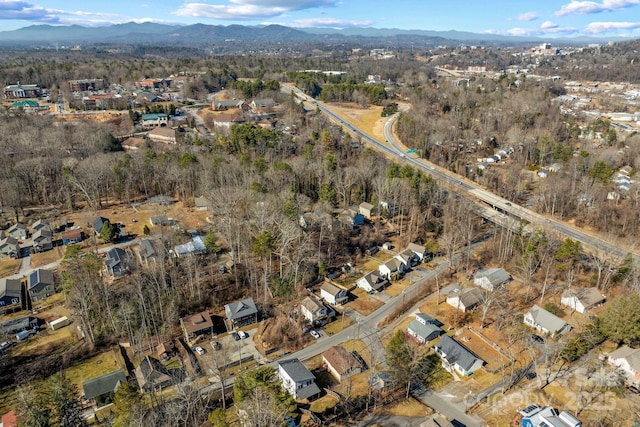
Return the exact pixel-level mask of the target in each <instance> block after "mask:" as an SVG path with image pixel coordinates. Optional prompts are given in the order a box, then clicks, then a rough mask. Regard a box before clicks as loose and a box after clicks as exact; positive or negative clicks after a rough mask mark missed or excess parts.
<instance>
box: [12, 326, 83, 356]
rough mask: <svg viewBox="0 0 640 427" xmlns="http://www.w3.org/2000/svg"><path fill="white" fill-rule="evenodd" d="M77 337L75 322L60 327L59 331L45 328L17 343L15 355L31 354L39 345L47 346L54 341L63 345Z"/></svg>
mask: <svg viewBox="0 0 640 427" xmlns="http://www.w3.org/2000/svg"><path fill="white" fill-rule="evenodd" d="M75 339H76V336H75V325H74V324H73V323H72V324H71V325H68V326H65V327H64V328H62V329H58V330H57V331H52V330H51V329H43V330H42V331H40V332H38V334H37V335H35V336H32V337H30V338H29V339H27V340H26V341H24V342H21V343H19V344H18V345H16V346H15V349H14V351H13V355H14V356H19V355H24V354H30V353H32V352H33V351H34V350H35V349H37V348H38V347H46V346H48V345H50V344H53V343H55V345H56V346H62V345H65V344H69V343H72V342H73V341H74V340H75Z"/></svg>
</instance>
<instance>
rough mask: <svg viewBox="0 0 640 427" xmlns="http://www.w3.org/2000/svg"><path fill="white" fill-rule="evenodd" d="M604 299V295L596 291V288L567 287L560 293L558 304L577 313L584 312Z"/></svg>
mask: <svg viewBox="0 0 640 427" xmlns="http://www.w3.org/2000/svg"><path fill="white" fill-rule="evenodd" d="M605 300H606V297H605V296H604V295H602V294H601V293H600V292H599V291H598V288H580V289H567V290H566V291H564V292H563V293H562V297H561V299H560V304H562V305H564V306H567V307H569V308H570V309H571V310H575V311H577V312H578V313H584V312H585V311H587V310H589V309H591V308H593V307H595V306H597V305H599V304H602V303H603V302H605Z"/></svg>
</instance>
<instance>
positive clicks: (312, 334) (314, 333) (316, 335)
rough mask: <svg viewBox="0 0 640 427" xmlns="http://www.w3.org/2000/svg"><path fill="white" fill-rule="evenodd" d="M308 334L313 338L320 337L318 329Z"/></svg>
mask: <svg viewBox="0 0 640 427" xmlns="http://www.w3.org/2000/svg"><path fill="white" fill-rule="evenodd" d="M310 334H311V336H312V337H314V338H315V339H320V334H319V333H318V331H311V332H310Z"/></svg>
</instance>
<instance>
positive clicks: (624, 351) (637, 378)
mask: <svg viewBox="0 0 640 427" xmlns="http://www.w3.org/2000/svg"><path fill="white" fill-rule="evenodd" d="M608 361H609V364H610V365H613V366H615V367H616V368H619V369H621V370H622V372H624V374H625V377H626V378H627V382H630V383H632V384H635V385H640V349H635V348H631V347H628V346H626V345H623V346H622V347H620V348H619V349H617V350H615V351H613V352H611V353H609V358H608Z"/></svg>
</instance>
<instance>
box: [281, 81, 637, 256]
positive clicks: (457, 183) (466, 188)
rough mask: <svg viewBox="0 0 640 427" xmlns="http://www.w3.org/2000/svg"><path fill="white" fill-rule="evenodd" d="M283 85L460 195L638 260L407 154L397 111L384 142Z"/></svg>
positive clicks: (597, 250)
mask: <svg viewBox="0 0 640 427" xmlns="http://www.w3.org/2000/svg"><path fill="white" fill-rule="evenodd" d="M282 86H283V87H284V88H285V89H286V90H287V91H293V92H294V93H295V95H296V96H297V97H298V98H299V99H301V100H303V101H306V102H310V103H311V104H312V105H313V106H314V107H316V108H319V109H320V111H322V112H323V113H324V114H326V115H327V116H329V117H330V118H331V119H332V120H333V121H335V122H336V123H339V124H340V125H342V126H344V127H345V128H346V129H347V130H348V131H350V132H352V133H353V134H355V135H357V136H359V137H360V138H361V139H362V140H364V141H366V142H367V143H368V144H369V145H370V146H372V147H373V148H375V149H376V150H378V151H380V152H382V153H383V154H385V155H389V156H392V157H394V158H396V159H398V160H400V161H404V162H406V163H408V164H410V165H411V166H413V167H415V168H416V169H418V170H421V171H423V172H425V173H428V174H430V175H432V176H433V177H434V178H437V179H438V180H439V181H440V182H443V183H446V184H448V187H449V188H450V189H452V190H453V191H455V192H456V193H457V194H459V195H461V196H464V197H467V198H469V199H470V200H472V201H474V202H478V201H479V202H482V203H484V204H486V205H490V206H492V207H494V208H498V209H500V211H502V212H505V213H506V214H508V215H509V216H510V217H511V218H513V219H516V220H519V219H522V220H524V221H527V222H529V223H532V224H533V226H534V227H535V228H543V229H545V230H547V231H549V232H553V233H556V234H557V235H560V236H563V237H568V238H571V239H572V240H576V241H578V242H580V243H581V244H582V247H583V248H584V249H586V250H589V251H592V252H595V253H597V254H606V255H607V256H612V257H614V258H617V259H618V260H622V259H624V257H625V256H626V255H627V254H628V253H631V254H632V255H633V257H634V260H635V261H636V262H640V255H639V254H638V253H636V252H635V251H633V250H631V249H625V248H621V247H620V245H619V244H618V243H617V242H610V241H607V240H605V239H603V238H601V237H597V236H594V235H591V234H587V233H585V232H583V231H582V230H580V229H577V228H575V227H572V226H570V225H568V224H566V223H564V222H562V221H559V220H555V219H553V218H547V217H545V216H543V215H540V214H538V213H536V212H533V211H532V210H530V209H527V208H525V207H522V206H518V205H517V204H515V203H513V202H510V201H509V200H507V199H504V198H502V197H500V196H497V195H496V194H493V193H491V192H490V191H487V190H485V189H483V188H481V187H480V186H478V185H476V184H475V183H473V182H471V181H468V180H466V179H465V178H464V177H461V176H460V175H458V174H455V173H453V172H451V171H449V170H447V169H444V168H441V167H439V166H438V165H436V164H434V163H431V162H429V161H427V160H424V159H420V158H416V157H412V156H411V155H407V154H406V153H405V150H404V148H403V147H401V146H400V144H399V143H398V141H397V140H396V139H395V137H394V135H393V132H392V127H393V123H394V122H395V121H396V120H397V118H398V117H399V115H398V114H395V115H393V116H392V117H390V118H389V120H387V122H386V123H385V125H384V130H383V132H384V137H385V139H386V142H385V143H382V142H380V141H378V140H376V139H375V138H372V137H371V136H369V135H368V134H366V133H365V132H363V131H362V130H360V129H358V128H356V127H355V126H353V125H352V124H350V123H348V122H347V121H345V120H343V119H342V118H341V117H339V116H338V115H337V114H335V113H334V112H333V111H331V109H330V108H328V107H327V106H326V105H324V104H322V103H320V102H318V101H316V100H315V99H313V98H311V97H309V96H307V95H305V94H304V93H302V92H301V91H300V90H299V89H297V88H294V87H293V86H291V85H286V84H283V85H282ZM483 216H484V215H483ZM485 217H486V218H487V219H488V220H491V221H493V220H495V215H491V216H488V217H487V216H485Z"/></svg>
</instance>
